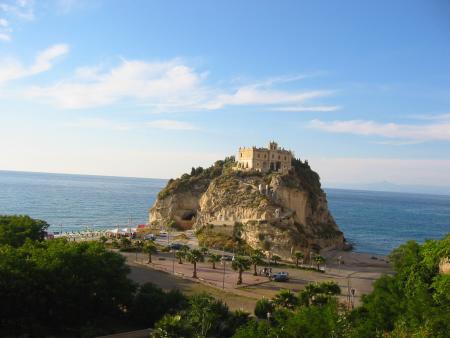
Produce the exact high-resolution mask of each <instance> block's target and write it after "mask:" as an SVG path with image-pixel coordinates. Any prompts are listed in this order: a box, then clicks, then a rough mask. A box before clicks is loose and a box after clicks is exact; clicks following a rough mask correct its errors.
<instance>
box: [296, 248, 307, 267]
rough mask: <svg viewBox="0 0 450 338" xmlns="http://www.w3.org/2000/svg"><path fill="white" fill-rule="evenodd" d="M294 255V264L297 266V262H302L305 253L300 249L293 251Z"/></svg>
mask: <svg viewBox="0 0 450 338" xmlns="http://www.w3.org/2000/svg"><path fill="white" fill-rule="evenodd" d="M294 257H295V266H296V267H297V268H298V264H299V262H300V261H302V262H303V259H304V258H305V254H304V253H303V252H301V251H296V252H295V253H294Z"/></svg>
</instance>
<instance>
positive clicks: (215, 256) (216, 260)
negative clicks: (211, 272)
mask: <svg viewBox="0 0 450 338" xmlns="http://www.w3.org/2000/svg"><path fill="white" fill-rule="evenodd" d="M220 258H221V256H220V255H218V254H215V253H210V254H209V256H208V261H209V262H210V263H212V268H213V269H215V268H216V263H219V262H220Z"/></svg>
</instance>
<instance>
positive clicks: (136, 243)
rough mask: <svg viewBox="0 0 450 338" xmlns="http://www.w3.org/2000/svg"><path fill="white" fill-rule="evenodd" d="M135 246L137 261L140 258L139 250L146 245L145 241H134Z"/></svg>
mask: <svg viewBox="0 0 450 338" xmlns="http://www.w3.org/2000/svg"><path fill="white" fill-rule="evenodd" d="M134 246H135V247H136V262H137V260H138V252H141V251H142V248H143V247H144V242H142V241H136V242H134Z"/></svg>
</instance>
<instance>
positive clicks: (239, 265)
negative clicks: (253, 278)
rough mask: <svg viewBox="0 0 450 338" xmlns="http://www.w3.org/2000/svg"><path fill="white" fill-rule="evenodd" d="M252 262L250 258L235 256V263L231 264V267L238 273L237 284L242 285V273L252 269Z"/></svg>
mask: <svg viewBox="0 0 450 338" xmlns="http://www.w3.org/2000/svg"><path fill="white" fill-rule="evenodd" d="M250 265H251V262H250V260H249V259H248V258H246V257H243V256H235V257H234V259H233V261H232V262H231V267H232V268H233V270H235V271H237V272H238V280H237V284H238V285H240V284H242V273H243V272H244V271H245V270H248V269H250Z"/></svg>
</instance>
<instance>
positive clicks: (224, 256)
mask: <svg viewBox="0 0 450 338" xmlns="http://www.w3.org/2000/svg"><path fill="white" fill-rule="evenodd" d="M221 260H223V261H227V262H231V261H232V260H233V256H230V255H223V256H222V258H221Z"/></svg>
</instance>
